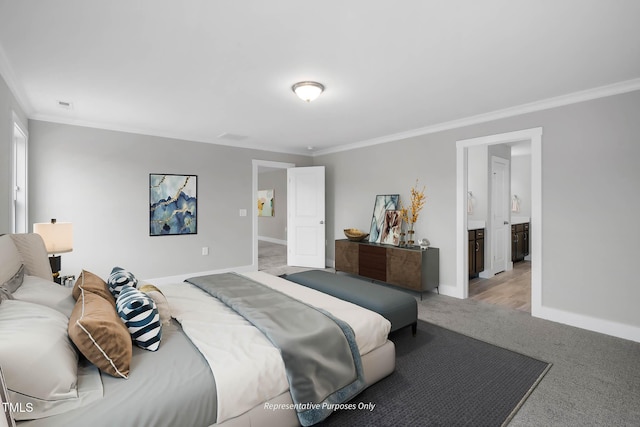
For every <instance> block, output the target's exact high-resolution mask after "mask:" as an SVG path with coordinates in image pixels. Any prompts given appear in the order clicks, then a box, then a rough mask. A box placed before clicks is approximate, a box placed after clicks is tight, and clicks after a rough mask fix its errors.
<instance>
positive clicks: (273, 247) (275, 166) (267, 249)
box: [251, 160, 296, 270]
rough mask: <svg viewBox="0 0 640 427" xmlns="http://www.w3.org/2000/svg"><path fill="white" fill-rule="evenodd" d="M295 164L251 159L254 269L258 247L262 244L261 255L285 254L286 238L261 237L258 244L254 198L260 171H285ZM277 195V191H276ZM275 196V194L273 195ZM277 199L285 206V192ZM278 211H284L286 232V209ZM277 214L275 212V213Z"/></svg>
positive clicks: (256, 192)
mask: <svg viewBox="0 0 640 427" xmlns="http://www.w3.org/2000/svg"><path fill="white" fill-rule="evenodd" d="M295 166H296V165H295V163H284V162H272V161H267V160H253V161H252V168H253V172H252V185H251V187H252V192H251V200H252V206H253V208H252V210H251V211H252V217H253V218H252V229H253V233H252V234H253V238H252V241H253V263H252V267H253V268H255V269H256V270H257V269H258V268H259V259H258V258H259V256H260V247H261V246H262V249H263V255H265V256H267V257H270V256H271V253H273V254H274V256H278V257H281V255H282V254H286V248H287V246H286V238H285V239H281V238H273V239H266V240H264V237H263V240H262V242H263V244H262V245H260V244H259V238H260V236H259V233H258V231H259V227H258V204H257V203H256V201H255V199H256V195H257V194H258V190H260V189H261V188H259V182H260V179H259V178H260V174H261V173H267V172H275V171H284V172H285V173H286V169H289V168H294V167H295ZM276 195H277V193H276ZM274 196H275V195H274ZM278 200H282V202H281V204H282V206H283V207H285V208H286V200H287V196H286V194H282V195H278ZM278 210H279V207H278V206H274V212H278ZM279 212H282V213H284V214H285V215H284V227H285V233H286V227H287V220H286V211H285V210H279ZM276 214H277V213H276Z"/></svg>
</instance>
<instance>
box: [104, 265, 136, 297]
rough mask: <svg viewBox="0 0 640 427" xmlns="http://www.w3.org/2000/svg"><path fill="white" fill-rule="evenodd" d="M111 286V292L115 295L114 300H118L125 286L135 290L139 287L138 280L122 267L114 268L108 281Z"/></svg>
mask: <svg viewBox="0 0 640 427" xmlns="http://www.w3.org/2000/svg"><path fill="white" fill-rule="evenodd" d="M107 284H108V285H109V291H110V292H111V294H113V297H114V298H118V295H119V294H120V290H121V289H122V287H123V286H124V285H129V286H131V287H133V288H136V287H138V279H136V276H134V275H133V273H131V272H130V271H126V270H125V269H124V268H122V267H113V270H111V274H110V275H109V278H108V279H107Z"/></svg>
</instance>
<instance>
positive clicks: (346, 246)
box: [335, 239, 440, 292]
mask: <svg viewBox="0 0 640 427" xmlns="http://www.w3.org/2000/svg"><path fill="white" fill-rule="evenodd" d="M335 262H336V266H335V268H336V271H343V272H345V273H351V274H356V275H358V276H362V277H367V278H369V279H373V280H378V281H380V282H385V283H388V284H390V285H394V286H399V287H402V288H405V289H409V290H412V291H416V292H424V291H429V290H432V289H437V288H438V286H439V285H440V251H439V249H438V248H429V249H427V250H421V249H420V248H419V247H418V246H414V247H412V248H400V247H396V246H390V245H381V244H377V243H369V242H352V241H350V240H346V239H343V240H336V247H335Z"/></svg>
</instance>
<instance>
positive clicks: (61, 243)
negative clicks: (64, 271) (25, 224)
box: [33, 218, 73, 283]
mask: <svg viewBox="0 0 640 427" xmlns="http://www.w3.org/2000/svg"><path fill="white" fill-rule="evenodd" d="M33 232H34V233H36V234H39V235H40V236H42V240H44V245H45V247H46V249H47V253H48V254H50V255H51V256H50V257H49V263H50V264H51V271H52V272H53V281H54V282H56V283H61V279H60V268H61V265H62V262H61V260H60V255H56V254H62V253H65V252H71V251H72V250H73V224H71V223H70V222H58V221H56V219H55V218H53V219H52V220H51V222H37V223H35V224H33Z"/></svg>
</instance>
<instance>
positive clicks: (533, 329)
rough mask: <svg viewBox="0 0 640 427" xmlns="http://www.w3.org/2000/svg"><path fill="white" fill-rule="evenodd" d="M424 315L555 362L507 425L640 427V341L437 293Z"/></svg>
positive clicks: (421, 310)
mask: <svg viewBox="0 0 640 427" xmlns="http://www.w3.org/2000/svg"><path fill="white" fill-rule="evenodd" d="M418 317H419V318H420V319H422V320H425V321H427V322H432V323H434V324H436V325H439V326H443V327H446V328H449V329H452V330H454V331H457V332H460V333H463V334H467V335H470V336H472V337H474V338H477V339H481V340H483V341H486V342H489V343H492V344H495V345H498V346H501V347H504V348H507V349H510V350H514V351H517V352H520V353H523V354H527V355H529V356H531V357H534V358H537V359H540V360H546V361H548V362H550V363H552V364H553V366H552V367H551V369H550V370H549V372H548V373H547V374H546V376H545V377H544V379H543V380H542V381H541V382H540V384H539V385H538V387H537V388H536V389H535V390H534V392H533V393H532V394H531V396H529V398H528V399H527V401H526V402H525V404H524V405H523V406H522V408H521V409H520V410H519V411H518V413H517V414H516V416H515V417H514V418H513V420H512V421H511V423H510V424H509V426H638V425H640V343H636V342H632V341H627V340H623V339H619V338H614V337H611V336H608V335H603V334H599V333H596V332H590V331H586V330H583V329H579V328H574V327H571V326H567V325H563V324H560V323H555V322H550V321H548V320H543V319H538V318H534V317H531V316H530V315H529V314H528V313H524V312H521V311H517V310H513V309H508V308H503V307H499V306H495V305H491V304H488V303H484V302H478V301H473V300H459V299H457V298H452V297H447V296H443V295H435V294H428V295H425V298H424V300H423V301H421V302H418Z"/></svg>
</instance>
